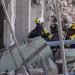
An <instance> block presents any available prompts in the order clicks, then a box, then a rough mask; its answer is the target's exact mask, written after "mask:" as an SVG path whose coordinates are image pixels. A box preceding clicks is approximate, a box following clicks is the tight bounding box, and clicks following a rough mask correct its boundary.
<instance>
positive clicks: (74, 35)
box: [66, 23, 75, 48]
mask: <svg viewBox="0 0 75 75" xmlns="http://www.w3.org/2000/svg"><path fill="white" fill-rule="evenodd" d="M66 39H71V40H75V23H72V24H70V25H69V27H68V32H67V36H66ZM66 47H70V48H75V44H71V45H70V44H68V45H66Z"/></svg>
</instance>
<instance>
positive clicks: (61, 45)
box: [56, 0, 68, 75]
mask: <svg viewBox="0 0 75 75" xmlns="http://www.w3.org/2000/svg"><path fill="white" fill-rule="evenodd" d="M56 16H57V22H58V29H59V40H60V48H61V54H62V59H63V72H64V75H67V74H68V73H67V66H66V58H65V51H64V42H63V34H62V26H61V21H60V13H59V0H56Z"/></svg>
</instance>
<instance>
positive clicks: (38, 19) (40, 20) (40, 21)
mask: <svg viewBox="0 0 75 75" xmlns="http://www.w3.org/2000/svg"><path fill="white" fill-rule="evenodd" d="M35 23H44V19H43V18H36V19H35Z"/></svg>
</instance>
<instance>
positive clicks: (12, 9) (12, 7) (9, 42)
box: [4, 0, 16, 47]
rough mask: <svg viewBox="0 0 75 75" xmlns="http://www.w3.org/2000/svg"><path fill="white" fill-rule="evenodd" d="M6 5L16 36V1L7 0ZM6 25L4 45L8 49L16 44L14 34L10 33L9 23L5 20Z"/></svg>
mask: <svg viewBox="0 0 75 75" xmlns="http://www.w3.org/2000/svg"><path fill="white" fill-rule="evenodd" d="M5 3H6V7H7V10H8V13H9V17H10V21H11V26H12V29H13V31H14V34H15V18H16V15H15V14H16V11H15V7H16V0H6V1H5ZM4 23H5V25H4V45H5V46H6V47H8V46H10V45H12V44H13V43H14V41H13V39H12V34H11V31H10V28H9V25H8V22H6V20H5V21H4Z"/></svg>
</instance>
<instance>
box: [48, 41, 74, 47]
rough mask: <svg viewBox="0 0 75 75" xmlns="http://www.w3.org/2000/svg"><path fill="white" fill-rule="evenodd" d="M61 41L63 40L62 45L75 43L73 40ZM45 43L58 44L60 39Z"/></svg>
mask: <svg viewBox="0 0 75 75" xmlns="http://www.w3.org/2000/svg"><path fill="white" fill-rule="evenodd" d="M63 41H64V45H67V44H75V40H63ZM47 44H48V45H49V46H59V45H60V41H50V42H47Z"/></svg>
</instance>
